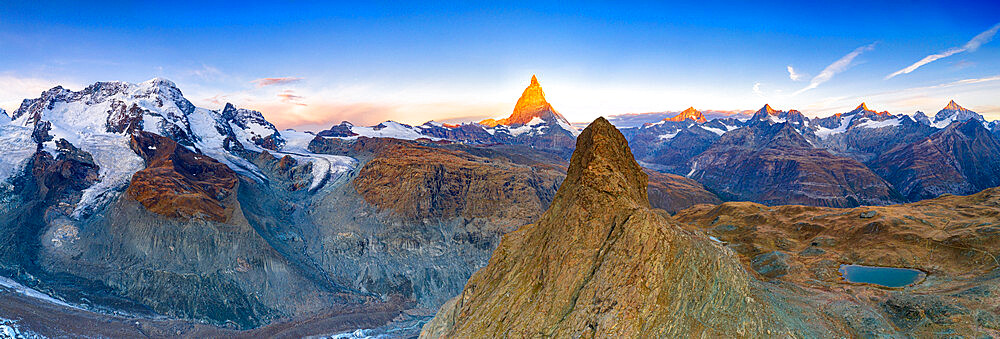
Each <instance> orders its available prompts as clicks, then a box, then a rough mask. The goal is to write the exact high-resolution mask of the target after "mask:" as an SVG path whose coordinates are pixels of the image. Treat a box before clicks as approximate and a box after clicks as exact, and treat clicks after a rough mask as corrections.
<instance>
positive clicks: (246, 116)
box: [220, 103, 285, 151]
mask: <svg viewBox="0 0 1000 339" xmlns="http://www.w3.org/2000/svg"><path fill="white" fill-rule="evenodd" d="M220 114H221V116H222V119H224V120H226V121H228V122H230V123H231V124H232V125H233V126H234V127H236V129H235V131H239V132H242V133H245V134H246V136H244V137H243V139H244V140H246V141H248V142H250V143H252V144H254V145H257V146H260V147H261V148H265V149H268V150H272V151H275V150H279V149H281V147H282V146H284V144H285V140H284V139H282V138H281V135H280V134H279V133H278V130H277V128H275V127H274V125H273V124H271V122H269V121H267V119H264V115H263V114H261V113H260V112H257V111H252V110H248V109H243V108H236V107H235V106H233V104H230V103H226V106H225V107H223V108H222V111H221V112H220Z"/></svg>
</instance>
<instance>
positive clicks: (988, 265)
mask: <svg viewBox="0 0 1000 339" xmlns="http://www.w3.org/2000/svg"><path fill="white" fill-rule="evenodd" d="M998 215H1000V190H998V189H997V188H990V189H987V190H984V191H982V192H979V193H976V194H973V195H969V196H943V197H940V198H936V199H929V200H924V201H921V202H917V203H911V204H905V205H892V206H881V207H858V208H853V209H834V208H822V207H807V206H773V207H769V206H763V205H759V204H755V203H748V202H727V203H724V204H722V205H718V206H707V205H702V206H696V207H692V208H690V209H687V210H684V211H681V212H680V213H678V214H677V215H676V216H675V217H676V218H677V220H678V221H679V222H680V223H681V224H682V225H684V227H686V228H688V229H691V230H700V231H704V232H706V233H708V234H710V235H712V236H714V237H716V238H718V239H720V240H721V241H722V242H724V243H725V244H726V246H727V247H729V248H731V249H733V250H734V251H736V252H737V253H738V254H739V256H740V260H741V261H742V262H743V263H744V266H746V267H748V268H752V269H754V270H756V271H757V272H758V274H760V275H761V276H764V277H766V278H767V279H772V280H771V281H772V282H774V286H789V285H790V284H791V285H793V286H799V288H806V289H816V290H818V291H823V292H820V293H817V295H818V296H820V297H818V298H816V299H817V301H819V300H823V301H821V302H822V303H823V306H822V307H823V308H824V309H826V310H827V311H826V312H828V313H834V314H843V315H847V316H845V325H846V327H845V329H846V330H848V331H849V333H851V336H856V337H880V336H882V337H891V336H896V335H900V336H904V337H939V336H943V335H945V334H947V335H950V336H964V337H989V336H994V337H995V336H997V335H998V334H1000V326H998V325H1000V322H998V321H997V319H1000V318H998V316H997V313H996V309H995V305H996V303H997V302H998V301H1000V299H998V298H997V294H996V292H995V291H996V290H997V288H998V286H1000V275H998V274H997V268H998V262H997V261H996V258H995V256H996V253H997V252H998V250H1000V248H998V244H1000V243H998V242H997V237H998V234H1000V233H998V232H997V230H998V227H1000V224H997V220H998V219H997V216H998ZM841 264H862V265H872V266H885V267H905V268H912V269H919V270H921V271H923V272H925V273H926V274H927V276H926V279H925V280H923V282H921V283H919V284H917V285H915V286H910V287H906V288H900V289H884V288H878V287H876V286H874V285H869V284H851V283H847V282H845V281H844V280H843V279H842V278H841V276H840V274H839V273H838V269H839V266H840V265H841ZM824 294H826V295H825V296H823V295H824ZM849 300H853V301H855V302H857V304H854V305H850V304H849V303H847V302H846V301H849ZM861 310H867V311H861ZM897 331H898V332H897Z"/></svg>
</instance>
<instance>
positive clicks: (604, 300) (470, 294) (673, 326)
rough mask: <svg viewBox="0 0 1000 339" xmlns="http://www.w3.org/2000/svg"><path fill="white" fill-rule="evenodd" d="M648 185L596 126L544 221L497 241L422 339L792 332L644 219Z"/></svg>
mask: <svg viewBox="0 0 1000 339" xmlns="http://www.w3.org/2000/svg"><path fill="white" fill-rule="evenodd" d="M645 182H646V175H645V174H644V173H643V172H642V170H641V168H640V167H639V165H638V164H637V163H636V162H635V161H634V160H633V159H632V156H631V150H630V149H629V147H628V144H627V142H626V141H625V138H624V137H623V136H622V134H621V133H619V132H618V131H617V130H616V129H615V128H614V127H613V126H611V124H610V123H608V122H607V121H606V120H604V119H603V118H599V119H598V120H596V121H595V122H594V123H592V124H591V125H590V126H589V127H587V129H585V130H584V132H583V133H582V134H581V135H580V138H579V139H578V141H577V148H576V152H574V155H573V158H572V160H571V163H570V169H569V174H568V175H567V178H566V180H565V181H564V182H563V185H562V186H561V187H560V189H559V192H558V193H557V195H556V198H555V200H554V201H553V203H552V205H551V207H550V208H549V210H548V211H546V212H545V214H544V215H543V216H542V218H541V219H540V220H539V221H538V223H535V224H531V225H526V226H523V227H521V228H520V229H519V230H518V231H515V232H513V233H510V234H508V235H506V236H505V237H504V239H503V241H502V242H501V245H500V247H499V248H498V249H497V250H496V251H495V252H494V255H493V257H492V258H491V259H490V264H489V265H487V266H486V267H485V268H483V269H482V270H480V271H479V272H477V273H476V274H475V275H474V276H473V277H472V278H471V279H470V280H469V283H468V284H467V285H466V288H465V290H464V291H463V292H462V294H460V295H459V296H458V297H456V298H455V299H453V300H452V301H450V302H449V303H448V304H446V305H445V306H444V307H442V309H441V310H440V311H439V312H438V314H437V316H435V318H434V320H432V321H431V323H428V324H427V325H425V326H424V329H423V332H422V333H421V337H423V338H437V337H481V336H517V337H549V336H588V337H589V336H599V337H604V336H638V335H649V336H691V335H695V336H698V335H707V336H719V335H721V336H764V335H767V334H769V333H785V332H786V331H795V330H798V329H792V328H788V327H784V326H787V325H786V323H783V322H780V321H777V319H776V318H775V317H776V312H775V311H776V310H775V308H774V306H773V305H771V304H770V303H769V301H768V300H769V299H768V298H767V297H766V296H765V295H764V294H763V293H764V292H763V291H762V290H760V289H758V287H757V286H755V282H753V279H752V278H751V277H750V276H749V275H748V274H747V273H746V272H745V271H743V269H742V268H741V266H740V264H739V263H738V261H736V259H735V257H734V256H733V255H732V254H731V253H727V252H726V251H725V250H723V249H722V248H721V247H719V246H718V245H715V244H714V243H713V242H712V241H711V240H708V239H707V238H705V237H703V236H698V235H696V234H692V233H688V232H685V231H683V230H682V229H681V228H679V227H678V226H676V225H674V224H673V221H672V220H671V219H670V217H669V216H665V215H662V214H658V213H656V212H655V211H654V210H651V209H650V208H649V202H648V200H647V194H646V191H645V189H644V188H645V186H646V183H645ZM695 272H700V274H695ZM705 275H707V276H705ZM705 281H713V282H714V283H713V284H711V285H708V284H704V282H705ZM789 324H790V323H789ZM817 327H821V325H817ZM807 333H808V331H807ZM814 334H815V333H814Z"/></svg>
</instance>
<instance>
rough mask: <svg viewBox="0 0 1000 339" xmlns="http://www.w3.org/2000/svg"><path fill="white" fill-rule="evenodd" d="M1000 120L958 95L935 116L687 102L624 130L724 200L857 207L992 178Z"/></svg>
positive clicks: (653, 157)
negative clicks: (733, 109)
mask: <svg viewBox="0 0 1000 339" xmlns="http://www.w3.org/2000/svg"><path fill="white" fill-rule="evenodd" d="M998 124H1000V123H998V122H997V121H993V122H987V121H986V120H985V119H984V118H983V116H982V115H980V114H978V113H976V112H973V111H970V110H968V109H965V108H963V107H961V106H959V105H958V104H956V103H955V102H954V101H951V102H949V103H948V105H947V106H945V108H944V109H942V110H941V111H939V112H938V113H937V114H935V116H934V118H933V119H929V118H927V117H926V116H925V115H923V114H922V113H919V112H918V113H917V114H915V116H914V117H910V116H907V115H893V114H891V113H889V112H876V111H873V110H871V109H869V108H868V107H867V105H866V104H864V103H862V104H861V105H859V106H858V107H857V108H856V109H854V110H852V111H850V112H845V113H838V114H834V115H832V116H829V117H825V118H812V119H810V118H808V117H806V116H805V115H803V114H802V113H801V112H799V111H796V110H790V111H779V110H775V109H773V108H771V106H769V105H765V106H764V107H762V108H761V109H760V110H758V111H757V112H755V113H754V114H753V115H752V116H751V117H749V118H748V119H736V118H719V119H712V120H708V119H704V116H703V115H700V114H698V113H697V112H694V111H692V110H690V109H689V110H687V111H684V112H682V113H680V114H677V115H676V116H674V117H668V118H664V119H662V120H660V121H656V122H648V123H645V124H643V125H642V126H640V127H632V128H623V129H622V133H623V134H624V135H625V136H626V137H627V138H628V140H629V143H630V145H631V146H632V150H633V152H634V153H635V156H636V158H637V159H638V160H639V161H640V162H641V163H643V164H644V166H647V167H650V168H654V169H658V170H661V171H665V172H668V173H674V174H678V175H684V176H687V177H690V178H692V179H695V180H698V181H699V182H701V183H702V184H704V185H705V186H706V188H708V189H709V190H710V191H712V192H714V193H716V194H718V195H719V196H720V197H721V198H723V199H724V200H748V201H754V202H760V203H766V204H805V205H817V206H830V207H853V206H859V205H872V204H875V205H881V204H890V203H897V202H904V201H915V200H920V199H926V198H931V197H936V196H938V195H940V194H944V193H951V194H969V193H973V192H976V191H979V190H982V189H983V188H985V187H992V186H995V185H996V183H995V180H994V179H992V178H993V177H996V176H997V175H1000V170H998V169H997V168H998V166H1000V162H998V161H1000V160H998V159H996V157H995V156H993V155H995V154H997V152H996V151H995V147H996V146H995V145H996V144H997V142H998V139H997V138H998V135H1000V128H997V126H998ZM922 145H923V146H922ZM915 149H921V150H922V151H914V150H915ZM920 159H926V160H920ZM930 159H934V160H933V161H932V163H927V161H931V160H930Z"/></svg>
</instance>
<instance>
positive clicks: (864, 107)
mask: <svg viewBox="0 0 1000 339" xmlns="http://www.w3.org/2000/svg"><path fill="white" fill-rule="evenodd" d="M855 110H862V111H870V109H868V105H866V104H865V103H864V102H863V101H862V102H861V104H860V105H858V107H857V108H855Z"/></svg>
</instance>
